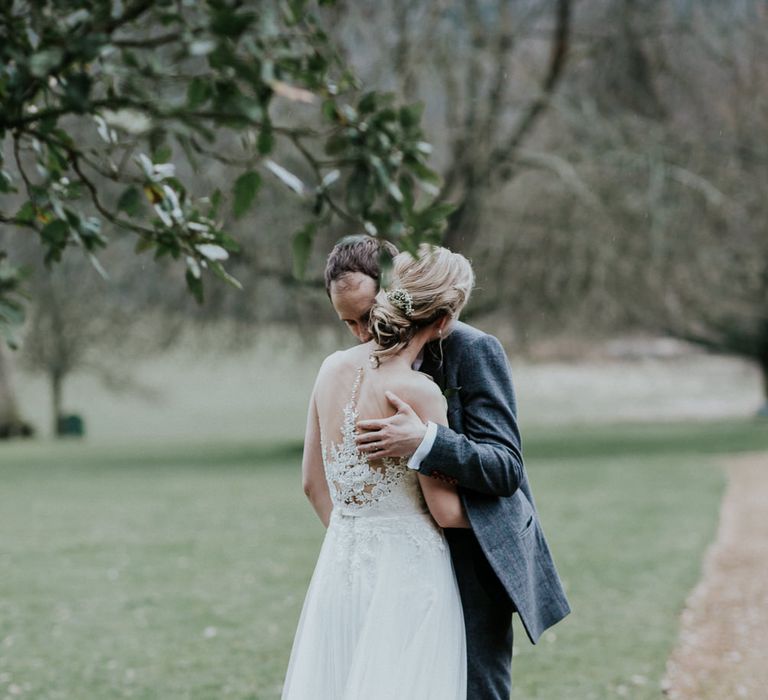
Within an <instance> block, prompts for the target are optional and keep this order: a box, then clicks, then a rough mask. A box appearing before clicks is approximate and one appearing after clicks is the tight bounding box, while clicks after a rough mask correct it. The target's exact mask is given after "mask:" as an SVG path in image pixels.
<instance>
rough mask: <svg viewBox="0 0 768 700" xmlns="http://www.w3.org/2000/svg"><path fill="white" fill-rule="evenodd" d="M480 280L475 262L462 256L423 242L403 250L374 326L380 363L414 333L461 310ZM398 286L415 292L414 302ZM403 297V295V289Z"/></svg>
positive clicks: (394, 263)
mask: <svg viewBox="0 0 768 700" xmlns="http://www.w3.org/2000/svg"><path fill="white" fill-rule="evenodd" d="M474 285H475V275H474V272H473V271H472V266H471V265H470V263H469V260H467V259H466V258H465V257H464V256H463V255H460V254H459V253H453V252H451V251H450V250H448V249H447V248H441V247H437V246H432V245H429V244H427V243H423V244H422V245H421V246H419V250H418V255H417V256H416V257H414V256H412V255H411V254H410V253H400V254H399V255H396V256H395V257H394V259H393V260H392V279H391V281H390V283H389V284H388V285H387V289H382V290H381V291H380V292H379V293H378V294H377V295H376V303H375V304H374V306H373V308H372V309H371V320H370V331H371V335H372V336H373V339H374V341H375V342H376V344H377V345H378V346H379V348H378V349H377V350H374V351H373V353H372V356H373V358H374V361H375V364H377V365H378V364H380V363H381V362H382V361H383V360H385V359H386V358H388V357H392V356H393V355H397V353H399V352H400V351H401V350H403V349H404V348H405V347H407V345H408V343H410V342H411V340H412V339H413V337H414V335H416V333H417V332H418V331H419V330H420V329H422V328H425V327H426V326H429V325H430V324H432V323H434V322H435V321H437V320H439V319H440V318H442V317H443V316H448V317H449V318H455V317H457V316H458V315H459V313H460V312H461V310H462V309H463V308H464V306H465V305H466V303H467V302H468V301H469V295H470V294H471V292H472V288H473V287H474ZM395 290H398V293H399V290H404V291H405V292H407V293H408V295H410V300H409V301H410V306H409V305H408V304H406V303H403V301H402V298H398V294H393V292H395ZM399 296H400V297H402V294H401V293H399Z"/></svg>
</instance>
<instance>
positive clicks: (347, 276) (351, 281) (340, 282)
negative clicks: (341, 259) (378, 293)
mask: <svg viewBox="0 0 768 700" xmlns="http://www.w3.org/2000/svg"><path fill="white" fill-rule="evenodd" d="M331 287H332V288H334V289H335V290H336V291H338V292H347V291H351V292H356V291H358V290H359V291H366V289H365V288H366V287H370V288H371V290H372V291H373V292H374V293H375V289H376V280H375V279H373V277H369V276H368V275H366V274H365V273H364V272H345V273H344V274H343V275H341V276H340V277H338V278H337V279H335V280H334V281H333V282H331Z"/></svg>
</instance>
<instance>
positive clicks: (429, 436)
mask: <svg viewBox="0 0 768 700" xmlns="http://www.w3.org/2000/svg"><path fill="white" fill-rule="evenodd" d="M436 437H437V423H433V422H432V421H428V422H427V432H426V433H424V439H423V440H422V441H421V444H420V445H419V446H418V447H417V448H416V452H414V453H413V454H412V455H411V457H410V459H409V460H408V468H409V469H418V468H419V467H421V463H422V462H423V461H424V458H425V457H426V456H427V455H428V454H429V452H430V450H431V449H432V445H434V444H435V438H436Z"/></svg>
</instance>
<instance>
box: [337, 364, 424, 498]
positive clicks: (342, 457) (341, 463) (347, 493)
mask: <svg viewBox="0 0 768 700" xmlns="http://www.w3.org/2000/svg"><path fill="white" fill-rule="evenodd" d="M362 376H363V368H362V367H360V368H359V369H358V370H357V376H356V378H355V383H354V386H353V388H352V396H351V398H350V400H349V402H348V403H347V405H346V406H345V407H344V421H343V423H342V426H341V442H340V443H339V444H336V443H334V442H331V443H330V445H328V446H326V444H325V440H322V443H323V445H322V447H323V464H324V466H325V476H326V478H327V480H328V484H329V486H330V487H331V498H332V500H333V502H334V505H343V506H344V507H345V508H347V509H349V508H365V507H367V506H370V505H372V504H374V503H376V502H378V501H380V500H382V499H383V498H386V497H387V496H389V495H390V494H392V492H393V491H394V490H395V488H396V487H397V486H398V484H400V482H401V481H402V480H403V479H404V477H406V476H408V471H409V470H408V460H407V459H405V458H387V457H385V458H383V459H382V460H381V466H380V467H376V468H374V467H371V465H370V464H369V463H368V458H367V457H366V455H364V454H362V453H361V452H360V451H359V450H358V449H357V445H356V444H355V436H356V434H357V433H356V429H355V424H356V423H357V419H358V412H357V394H358V391H359V389H360V381H361V379H362Z"/></svg>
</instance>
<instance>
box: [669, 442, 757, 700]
mask: <svg viewBox="0 0 768 700" xmlns="http://www.w3.org/2000/svg"><path fill="white" fill-rule="evenodd" d="M726 466H727V471H728V487H727V489H726V493H725V497H724V500H723V504H722V510H721V513H720V526H719V529H718V533H717V538H716V540H715V542H714V544H713V545H712V546H711V547H710V549H709V551H708V553H707V556H706V559H705V562H704V572H703V575H702V579H701V581H700V582H699V584H698V585H697V586H696V588H695V589H694V591H693V592H692V594H691V595H690V597H689V599H688V601H687V603H686V607H685V610H684V612H683V615H682V622H681V632H680V638H679V641H678V644H677V647H676V649H675V650H674V651H673V653H672V656H671V657H670V659H669V664H668V667H667V676H666V678H665V682H664V688H665V692H666V694H667V696H668V697H669V698H672V699H674V700H737V699H738V698H756V699H760V700H764V699H765V698H768V454H751V455H744V456H740V457H737V458H732V459H730V460H729V461H728V463H727V465H726Z"/></svg>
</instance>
